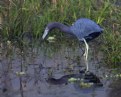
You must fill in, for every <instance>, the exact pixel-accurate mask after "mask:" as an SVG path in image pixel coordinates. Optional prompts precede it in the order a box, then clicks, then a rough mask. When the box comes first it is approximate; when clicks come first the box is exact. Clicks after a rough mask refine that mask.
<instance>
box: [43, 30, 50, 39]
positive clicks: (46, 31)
mask: <svg viewBox="0 0 121 97" xmlns="http://www.w3.org/2000/svg"><path fill="white" fill-rule="evenodd" d="M48 32H49V29H48V28H46V29H45V31H44V34H43V36H42V39H45V37H46V36H47V34H48Z"/></svg>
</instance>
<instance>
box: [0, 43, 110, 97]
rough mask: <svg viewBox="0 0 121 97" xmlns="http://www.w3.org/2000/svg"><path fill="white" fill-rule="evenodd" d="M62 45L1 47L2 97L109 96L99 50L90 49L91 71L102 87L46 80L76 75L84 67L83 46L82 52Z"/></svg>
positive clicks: (0, 76)
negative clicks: (52, 82) (88, 86)
mask: <svg viewBox="0 0 121 97" xmlns="http://www.w3.org/2000/svg"><path fill="white" fill-rule="evenodd" d="M60 44H61V43H60ZM60 44H56V45H54V44H53V43H48V44H44V45H41V47H34V48H31V47H23V49H22V50H21V49H20V48H18V47H15V46H12V44H9V45H8V44H7V45H3V44H1V49H0V95H1V97H108V95H109V94H108V93H109V91H110V88H109V87H108V84H109V82H110V81H109V80H107V79H106V78H105V77H104V76H105V74H107V69H106V68H105V69H104V68H103V66H101V64H102V63H101V61H102V59H103V58H102V53H101V52H99V51H98V47H94V46H91V48H90V52H89V69H90V71H91V72H93V73H94V74H96V75H97V76H98V77H99V78H100V80H101V82H102V83H103V87H96V88H95V87H93V88H92V87H90V88H81V87H80V86H79V85H78V84H76V83H68V84H58V85H54V84H50V83H48V82H47V81H46V80H47V79H48V78H50V77H54V78H61V77H62V76H64V75H67V74H76V73H79V71H80V70H82V68H85V62H84V59H83V56H82V55H83V49H84V48H83V46H82V49H80V47H79V46H78V45H74V46H72V45H71V46H69V45H66V44H63V45H62V44H61V45H60ZM55 48H56V49H55ZM94 48H95V50H94Z"/></svg>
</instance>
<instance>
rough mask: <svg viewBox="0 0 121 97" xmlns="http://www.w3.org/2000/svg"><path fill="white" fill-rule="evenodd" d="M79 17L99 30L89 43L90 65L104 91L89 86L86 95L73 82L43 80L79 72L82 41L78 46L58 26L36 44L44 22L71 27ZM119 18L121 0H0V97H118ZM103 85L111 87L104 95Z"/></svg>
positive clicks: (120, 48)
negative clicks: (108, 76) (90, 22)
mask: <svg viewBox="0 0 121 97" xmlns="http://www.w3.org/2000/svg"><path fill="white" fill-rule="evenodd" d="M81 17H86V18H90V19H92V20H94V21H95V22H97V23H98V24H99V25H100V26H101V27H102V28H103V29H104V32H103V34H102V35H101V36H100V37H98V38H97V39H95V40H94V41H92V42H90V43H89V45H90V49H91V51H90V52H89V53H90V54H89V64H90V69H91V71H92V72H94V73H96V74H97V75H98V76H99V77H101V78H102V82H103V83H104V89H101V90H99V91H98V90H97V89H96V90H94V89H93V90H91V92H89V93H88V95H86V94H85V91H83V92H82V91H81V90H80V89H77V88H76V89H75V87H73V86H72V84H69V85H59V86H58V85H57V86H55V85H50V84H48V83H47V82H46V79H47V78H48V77H57V78H59V77H61V76H63V75H67V74H72V73H78V72H79V70H80V69H81V68H82V67H83V65H84V62H83V57H82V55H83V49H84V48H83V47H84V45H83V43H82V49H80V48H79V43H78V41H77V40H76V39H71V38H70V37H69V36H67V35H65V34H64V33H61V32H59V31H58V30H57V29H55V30H53V31H52V33H50V34H49V37H48V39H47V40H45V41H44V42H43V43H41V42H40V41H41V36H42V34H43V32H44V29H45V26H46V25H47V24H48V23H49V22H51V21H57V22H61V23H64V24H66V25H71V24H72V23H73V22H74V21H75V20H77V19H78V18H81ZM120 18H121V1H120V0H88V1H84V0H1V1H0V95H1V97H43V96H45V97H52V96H53V95H56V96H55V97H62V96H63V97H67V96H71V97H80V96H84V97H90V96H92V97H93V96H96V97H102V95H101V94H104V95H103V97H108V96H109V97H111V96H112V95H113V96H112V97H119V95H120V91H121V90H120V85H119V84H120V77H118V78H117V77H116V76H113V75H117V76H120V68H121V67H120V65H121V19H120ZM109 74H110V75H111V76H112V77H110V78H108V79H107V78H106V77H105V75H109ZM115 77H116V78H115ZM114 78H115V81H114ZM109 82H110V83H111V84H110V85H108V86H107V83H109ZM112 82H113V83H112ZM118 86H119V87H118ZM60 87H61V88H60ZM108 87H111V89H109V90H110V91H109V94H107V95H106V94H105V92H107V90H106V89H107V88H108ZM55 91H56V92H55ZM80 91H81V93H80ZM86 92H87V90H86ZM60 93H61V95H60ZM111 93H112V94H111ZM96 94H97V95H96Z"/></svg>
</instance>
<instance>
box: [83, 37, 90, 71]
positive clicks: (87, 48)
mask: <svg viewBox="0 0 121 97" xmlns="http://www.w3.org/2000/svg"><path fill="white" fill-rule="evenodd" d="M83 41H84V43H85V46H86V47H85V53H84V58H85V63H86V71H88V70H89V66H88V50H89V45H88V44H87V42H86V40H85V39H84V38H83Z"/></svg>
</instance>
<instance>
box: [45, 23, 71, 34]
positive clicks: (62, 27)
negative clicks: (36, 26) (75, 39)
mask: <svg viewBox="0 0 121 97" xmlns="http://www.w3.org/2000/svg"><path fill="white" fill-rule="evenodd" d="M47 28H48V29H49V31H51V30H52V29H54V28H57V29H59V30H60V31H62V32H65V33H68V34H73V32H72V31H71V29H70V27H69V26H66V25H64V24H62V23H59V22H52V23H49V24H48V25H47Z"/></svg>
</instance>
